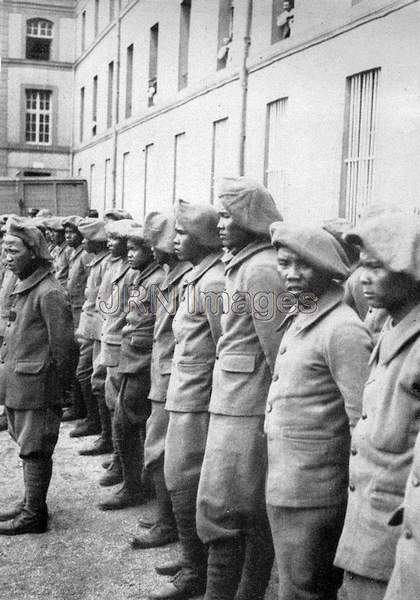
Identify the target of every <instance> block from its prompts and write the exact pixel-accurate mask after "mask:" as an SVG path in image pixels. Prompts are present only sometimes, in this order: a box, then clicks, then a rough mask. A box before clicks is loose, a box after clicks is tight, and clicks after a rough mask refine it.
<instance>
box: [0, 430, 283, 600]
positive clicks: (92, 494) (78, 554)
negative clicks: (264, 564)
mask: <svg viewBox="0 0 420 600" xmlns="http://www.w3.org/2000/svg"><path fill="white" fill-rule="evenodd" d="M71 428H72V424H68V423H64V424H62V430H61V433H60V439H59V443H58V445H57V449H56V453H55V460H54V473H53V479H52V482H51V487H50V493H49V499H48V505H49V511H50V514H51V521H50V528H49V531H48V532H47V533H45V534H42V535H21V536H16V537H1V538H0V600H41V599H42V600H130V599H132V598H133V599H137V600H145V599H146V598H147V594H148V592H149V591H150V590H151V589H154V588H156V587H157V586H158V585H159V583H161V582H162V581H164V578H162V577H159V576H158V575H157V574H156V572H155V570H154V565H156V564H158V563H164V562H166V561H168V560H172V559H175V558H177V556H179V548H178V545H177V544H172V545H170V546H166V547H165V548H156V549H151V550H135V551H134V550H131V549H130V547H129V545H128V540H129V537H130V534H131V533H133V532H135V531H136V530H137V520H138V518H139V517H141V518H144V519H152V518H153V516H154V514H155V505H154V502H150V503H148V504H147V505H145V506H142V507H136V508H130V509H126V510H123V511H112V512H101V511H100V510H99V509H98V508H97V507H96V505H97V503H98V501H99V500H101V499H102V498H104V497H106V496H107V495H109V494H111V493H112V492H113V491H114V490H115V488H108V489H105V488H100V487H99V486H98V484H97V481H98V479H99V477H100V476H101V474H102V473H103V469H102V467H101V462H102V461H103V460H104V457H102V456H98V457H82V456H79V454H78V450H79V449H80V448H81V447H82V446H84V445H86V444H87V443H89V442H90V441H91V440H92V439H93V438H81V439H80V438H79V439H72V438H69V435H68V434H69V430H70V429H71ZM22 494H23V488H22V469H21V465H20V461H19V458H18V455H17V450H16V445H15V444H14V443H13V442H12V441H11V440H10V438H9V435H8V434H7V432H2V433H0V510H3V509H4V508H6V507H8V506H9V505H10V504H12V503H13V502H15V501H18V500H19V499H20V498H21V497H22ZM274 598H275V593H274V586H273V585H272V586H271V589H270V590H269V592H268V594H267V598H266V600H274Z"/></svg>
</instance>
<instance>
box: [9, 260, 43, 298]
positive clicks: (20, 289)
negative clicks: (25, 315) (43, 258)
mask: <svg viewBox="0 0 420 600" xmlns="http://www.w3.org/2000/svg"><path fill="white" fill-rule="evenodd" d="M50 274H51V270H50V267H48V266H43V267H38V269H36V271H34V272H33V273H32V275H29V277H27V278H26V279H23V280H20V279H18V281H17V283H16V286H15V289H14V290H13V292H12V293H11V294H10V295H11V296H14V295H16V294H23V293H24V292H27V291H28V290H31V289H32V288H34V287H35V286H36V285H38V283H39V282H40V281H42V280H43V279H45V278H46V277H47V276H48V275H50Z"/></svg>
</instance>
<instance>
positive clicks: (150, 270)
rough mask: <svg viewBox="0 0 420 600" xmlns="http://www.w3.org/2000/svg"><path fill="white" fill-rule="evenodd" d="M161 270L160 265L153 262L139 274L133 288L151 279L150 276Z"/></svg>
mask: <svg viewBox="0 0 420 600" xmlns="http://www.w3.org/2000/svg"><path fill="white" fill-rule="evenodd" d="M160 268H161V266H160V264H159V263H157V262H156V261H155V260H153V261H152V262H151V263H149V264H148V265H147V267H146V268H145V269H143V271H138V272H137V277H136V278H135V279H134V281H133V286H137V285H140V284H141V283H142V282H143V281H144V280H145V279H147V277H149V275H151V274H152V273H154V272H155V271H157V270H158V269H160ZM133 270H135V269H133Z"/></svg>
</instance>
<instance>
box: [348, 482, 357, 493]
mask: <svg viewBox="0 0 420 600" xmlns="http://www.w3.org/2000/svg"><path fill="white" fill-rule="evenodd" d="M355 489H356V486H355V485H354V484H353V483H351V484H350V485H349V490H350V491H351V492H354V490H355Z"/></svg>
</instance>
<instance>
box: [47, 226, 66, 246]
mask: <svg viewBox="0 0 420 600" xmlns="http://www.w3.org/2000/svg"><path fill="white" fill-rule="evenodd" d="M47 231H49V232H50V236H51V241H52V242H53V244H54V245H55V246H61V244H63V243H64V241H65V237H64V229H59V230H58V231H57V230H55V229H48V230H47Z"/></svg>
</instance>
